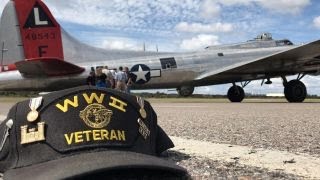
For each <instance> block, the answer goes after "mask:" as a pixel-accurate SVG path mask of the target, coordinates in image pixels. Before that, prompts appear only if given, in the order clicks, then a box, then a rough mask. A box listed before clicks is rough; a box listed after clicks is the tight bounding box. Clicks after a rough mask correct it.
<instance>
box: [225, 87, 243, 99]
mask: <svg viewBox="0 0 320 180" xmlns="http://www.w3.org/2000/svg"><path fill="white" fill-rule="evenodd" d="M244 96H245V94H244V90H243V88H242V87H240V86H232V87H230V89H229V90H228V99H229V100H230V101H231V102H241V101H242V100H243V99H244Z"/></svg>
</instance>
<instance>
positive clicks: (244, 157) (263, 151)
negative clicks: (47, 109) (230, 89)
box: [0, 100, 320, 179]
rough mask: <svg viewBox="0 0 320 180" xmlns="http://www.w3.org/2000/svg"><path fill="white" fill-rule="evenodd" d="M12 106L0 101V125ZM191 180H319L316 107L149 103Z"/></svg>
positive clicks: (167, 156) (176, 159)
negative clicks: (214, 179)
mask: <svg viewBox="0 0 320 180" xmlns="http://www.w3.org/2000/svg"><path fill="white" fill-rule="evenodd" d="M13 104H14V102H6V103H4V102H1V101H0V120H1V119H4V118H5V115H6V113H7V112H8V110H9V108H10V107H11V106H12V105H13ZM151 105H152V106H153V108H154V109H155V112H156V113H157V115H158V123H159V125H160V126H161V127H162V128H163V129H164V130H165V131H166V132H167V133H168V134H169V135H170V137H171V138H172V140H173V142H174V143H175V146H176V147H175V148H173V149H171V150H170V151H168V152H167V153H164V154H163V158H164V159H168V160H170V161H173V162H175V163H177V164H179V165H181V166H183V167H185V168H186V169H187V170H188V172H189V174H190V176H191V177H192V178H193V179H212V178H217V179H305V178H308V179H320V171H319V169H320V131H319V129H320V106H319V105H320V103H298V104H294V103H279V102H277V103H274V102H268V103H261V102H253V103H225V102H210V103H208V102H197V103H193V102H187V103H183V102H180V101H179V103H175V102H172V100H170V103H168V102H166V101H165V100H164V101H161V102H158V101H151Z"/></svg>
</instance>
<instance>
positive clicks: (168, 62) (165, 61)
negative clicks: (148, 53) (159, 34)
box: [160, 57, 177, 69]
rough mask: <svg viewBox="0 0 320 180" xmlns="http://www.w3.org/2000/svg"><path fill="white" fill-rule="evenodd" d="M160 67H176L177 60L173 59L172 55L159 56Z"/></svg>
mask: <svg viewBox="0 0 320 180" xmlns="http://www.w3.org/2000/svg"><path fill="white" fill-rule="evenodd" d="M160 62H161V68H162V69H172V68H177V62H176V60H175V59H174V57H171V58H161V59H160Z"/></svg>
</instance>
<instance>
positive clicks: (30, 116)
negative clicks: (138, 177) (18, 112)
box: [27, 110, 39, 122]
mask: <svg viewBox="0 0 320 180" xmlns="http://www.w3.org/2000/svg"><path fill="white" fill-rule="evenodd" d="M38 116H39V113H38V111H36V110H32V111H30V112H29V113H28V115H27V120H28V121H29V122H33V121H35V120H37V119H38Z"/></svg>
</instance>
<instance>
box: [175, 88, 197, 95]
mask: <svg viewBox="0 0 320 180" xmlns="http://www.w3.org/2000/svg"><path fill="white" fill-rule="evenodd" d="M177 91H178V94H179V95H180V96H183V97H188V96H191V95H192V93H193V91H194V87H192V86H182V87H180V88H179V89H177Z"/></svg>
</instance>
